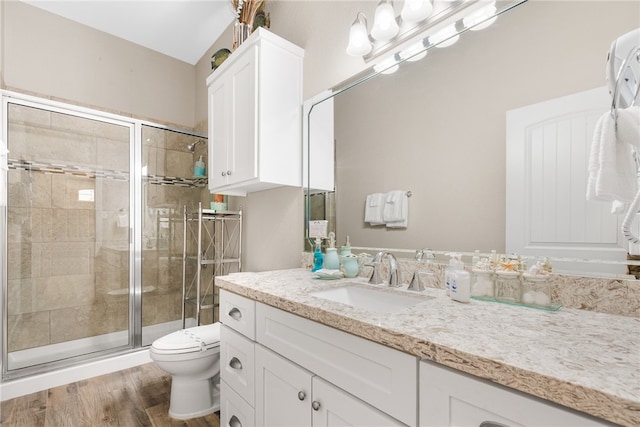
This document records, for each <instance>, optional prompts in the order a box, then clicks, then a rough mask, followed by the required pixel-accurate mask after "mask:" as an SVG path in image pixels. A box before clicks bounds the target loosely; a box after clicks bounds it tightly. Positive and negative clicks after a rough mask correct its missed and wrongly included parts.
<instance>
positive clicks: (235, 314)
mask: <svg viewBox="0 0 640 427" xmlns="http://www.w3.org/2000/svg"><path fill="white" fill-rule="evenodd" d="M229 317H231V318H233V319H234V320H240V319H242V312H241V311H240V309H239V308H238V307H233V308H232V309H231V310H229Z"/></svg>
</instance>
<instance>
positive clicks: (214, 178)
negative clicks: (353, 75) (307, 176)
mask: <svg viewBox="0 0 640 427" xmlns="http://www.w3.org/2000/svg"><path fill="white" fill-rule="evenodd" d="M303 56H304V50H302V49H301V48H299V47H297V46H295V45H293V44H292V43H290V42H288V41H286V40H284V39H282V38H281V37H278V36H276V35H275V34H273V33H271V32H269V31H268V30H266V29H264V28H258V29H257V30H256V31H255V32H254V33H253V34H252V35H251V36H250V37H249V38H248V39H247V40H246V41H245V42H244V43H243V44H242V46H240V47H239V48H238V49H237V50H236V51H235V52H233V54H231V55H229V58H228V59H227V60H226V61H224V63H222V65H220V66H219V67H218V68H217V69H216V71H215V72H214V73H212V74H211V75H210V76H209V77H208V78H207V88H208V89H207V90H208V103H209V153H208V154H209V159H211V160H210V161H209V162H210V165H209V190H210V191H211V192H212V193H218V194H226V195H232V196H245V195H246V194H247V193H248V192H252V191H260V190H266V189H269V188H274V187H278V186H283V185H287V186H296V187H299V186H301V183H302V143H301V134H302V132H301V127H302V113H301V111H302V109H301V105H302V59H303Z"/></svg>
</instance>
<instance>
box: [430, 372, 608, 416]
mask: <svg viewBox="0 0 640 427" xmlns="http://www.w3.org/2000/svg"><path fill="white" fill-rule="evenodd" d="M419 395H420V426H422V427H427V426H429V427H431V426H433V427H447V426H459V427H465V426H469V427H471V426H474V427H478V426H482V427H520V426H554V427H562V426H566V427H569V426H572V427H575V426H580V427H590V426H605V425H609V424H606V423H604V422H599V421H598V420H595V419H593V418H591V417H588V416H586V415H581V414H579V413H577V412H573V411H570V410H568V409H563V408H560V407H558V406H556V405H553V404H550V403H546V402H544V401H542V400H539V399H536V398H534V397H529V396H526V395H524V394H523V393H519V392H516V391H513V390H509V389H507V388H506V387H502V386H500V385H497V384H492V383H489V382H488V381H484V380H481V379H478V378H474V377H472V376H470V375H466V374H463V373H458V372H455V371H453V370H451V369H448V368H445V367H443V366H439V365H436V364H434V363H431V362H421V363H420V392H419Z"/></svg>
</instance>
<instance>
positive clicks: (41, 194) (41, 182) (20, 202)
mask: <svg viewBox="0 0 640 427" xmlns="http://www.w3.org/2000/svg"><path fill="white" fill-rule="evenodd" d="M7 175H8V179H7V182H8V199H9V200H10V201H11V202H10V205H11V207H23V208H28V207H37V208H50V207H51V177H52V175H49V174H44V173H40V172H29V171H23V170H9V172H8V174H7Z"/></svg>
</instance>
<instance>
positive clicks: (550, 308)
mask: <svg viewBox="0 0 640 427" xmlns="http://www.w3.org/2000/svg"><path fill="white" fill-rule="evenodd" d="M471 299H475V300H478V301H489V302H497V303H498V304H506V305H515V306H519V307H527V308H535V309H537V310H543V311H552V312H553V311H558V310H560V307H562V304H559V303H553V304H551V305H550V306H548V307H542V306H539V305H528V304H524V303H521V302H505V301H498V300H497V299H495V298H489V297H473V296H472V297H471Z"/></svg>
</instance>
